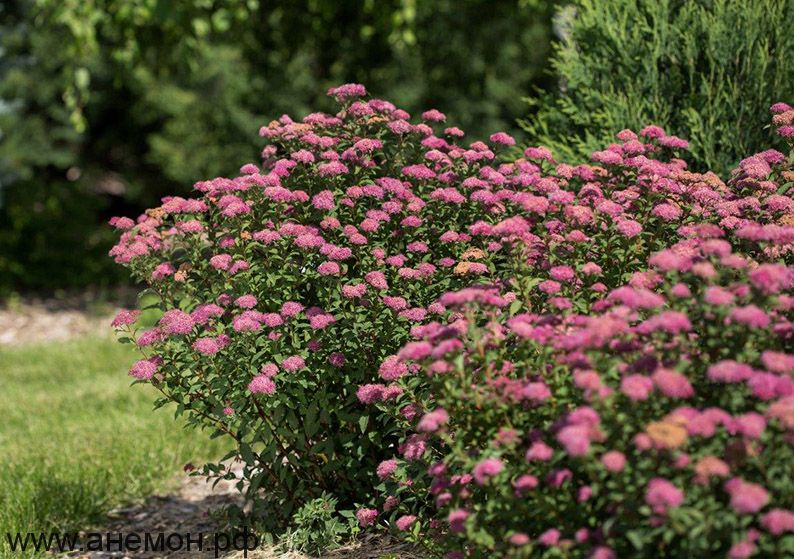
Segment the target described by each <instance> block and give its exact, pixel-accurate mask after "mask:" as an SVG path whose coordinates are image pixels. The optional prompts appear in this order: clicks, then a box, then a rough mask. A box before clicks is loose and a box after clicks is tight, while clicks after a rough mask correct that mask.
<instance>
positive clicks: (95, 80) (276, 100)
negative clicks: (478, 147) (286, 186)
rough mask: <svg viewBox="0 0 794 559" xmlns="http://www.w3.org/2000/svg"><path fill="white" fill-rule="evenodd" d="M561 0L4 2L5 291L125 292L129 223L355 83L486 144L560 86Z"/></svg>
mask: <svg viewBox="0 0 794 559" xmlns="http://www.w3.org/2000/svg"><path fill="white" fill-rule="evenodd" d="M553 5H554V3H553V2H540V1H535V0H500V1H488V0H457V1H455V0H439V1H432V2H430V1H422V0H361V1H356V0H341V1H339V0H274V1H264V0H247V1H236V0H185V1H180V2H171V1H167V0H16V1H14V0H12V1H10V2H4V3H3V5H2V6H1V7H0V18H2V20H1V21H0V72H2V80H0V132H2V137H0V196H1V197H2V200H1V201H0V291H2V290H6V291H7V290H9V289H19V288H53V287H69V286H83V285H86V284H89V283H91V284H96V283H99V284H109V283H113V282H114V281H116V280H117V279H118V276H116V275H115V274H116V273H117V271H116V270H114V268H113V267H112V266H111V265H110V263H109V259H107V258H106V251H107V248H108V246H109V241H110V239H109V231H108V230H107V229H106V228H104V227H102V226H101V225H102V223H103V222H104V221H105V219H106V218H107V217H108V216H110V215H112V214H115V213H119V212H124V213H128V214H129V213H134V212H135V211H136V210H138V209H140V208H143V207H147V206H148V205H150V204H152V203H153V202H156V200H157V199H158V198H159V197H161V196H163V195H165V194H174V193H186V192H188V191H189V189H190V187H191V185H192V183H193V182H195V181H196V180H199V179H205V178H208V177H212V176H217V175H222V174H228V173H234V172H236V170H237V169H238V168H239V167H240V165H241V164H243V163H246V162H249V161H255V160H256V159H257V155H258V151H259V149H260V148H261V146H260V143H261V141H260V139H259V138H258V137H257V135H256V131H257V129H258V128H259V126H260V125H262V124H264V123H266V122H268V121H269V120H271V119H272V118H275V117H277V116H279V115H280V114H282V113H286V112H289V113H291V114H298V115H302V114H306V113H308V112H311V111H315V110H323V109H330V108H331V105H330V103H329V100H328V99H327V98H326V97H325V95H324V92H325V90H326V89H327V88H328V87H329V86H332V85H337V84H339V83H343V82H349V81H357V82H361V83H365V84H367V87H368V88H369V89H370V90H371V91H372V92H373V93H374V94H376V95H378V96H382V97H385V98H389V99H390V100H393V101H395V102H397V103H399V104H401V105H403V106H406V107H408V108H409V109H412V110H414V111H420V110H424V109H427V108H430V107H436V108H439V109H440V110H442V111H444V112H447V113H448V114H449V115H450V117H451V118H452V120H453V121H454V124H456V125H459V126H461V127H463V128H464V129H466V130H467V131H468V132H471V133H472V135H473V136H480V135H483V134H487V133H491V132H493V131H496V130H498V129H505V128H506V129H510V128H513V127H514V122H515V118H516V117H517V116H519V115H521V114H522V112H524V107H523V103H522V101H521V96H522V95H523V94H525V92H527V91H529V90H531V89H533V88H535V87H538V86H543V85H545V84H544V80H549V77H548V74H547V73H546V72H545V64H546V60H547V57H548V54H549V49H550V47H549V43H550V34H551V18H552V14H553Z"/></svg>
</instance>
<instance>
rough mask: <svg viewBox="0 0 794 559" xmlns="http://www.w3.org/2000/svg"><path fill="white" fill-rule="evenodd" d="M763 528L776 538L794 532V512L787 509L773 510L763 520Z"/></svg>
mask: <svg viewBox="0 0 794 559" xmlns="http://www.w3.org/2000/svg"><path fill="white" fill-rule="evenodd" d="M761 526H763V527H764V529H765V530H766V531H767V532H769V533H770V534H773V535H775V536H779V535H780V534H783V533H785V532H794V512H791V511H790V510H785V509H772V510H770V511H769V512H768V513H766V514H765V515H764V516H763V517H762V518H761Z"/></svg>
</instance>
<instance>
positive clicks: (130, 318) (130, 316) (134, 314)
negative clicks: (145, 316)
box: [110, 309, 141, 328]
mask: <svg viewBox="0 0 794 559" xmlns="http://www.w3.org/2000/svg"><path fill="white" fill-rule="evenodd" d="M140 315H141V311H131V310H128V309H121V310H120V311H119V312H118V314H116V316H115V318H113V321H112V322H111V323H110V325H111V326H113V327H115V328H118V327H120V326H132V325H133V324H135V321H136V320H138V317H139V316H140Z"/></svg>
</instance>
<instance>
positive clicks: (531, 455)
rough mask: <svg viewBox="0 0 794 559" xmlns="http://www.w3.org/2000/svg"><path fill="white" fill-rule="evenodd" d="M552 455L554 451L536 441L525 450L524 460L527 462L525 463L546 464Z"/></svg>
mask: <svg viewBox="0 0 794 559" xmlns="http://www.w3.org/2000/svg"><path fill="white" fill-rule="evenodd" d="M553 455H554V450H552V448H551V447H550V446H549V445H547V444H546V443H544V442H541V441H536V442H534V443H532V445H531V446H530V447H529V450H527V453H526V456H525V457H524V458H525V459H526V460H527V462H532V461H539V462H546V461H548V460H551V457H552V456H553Z"/></svg>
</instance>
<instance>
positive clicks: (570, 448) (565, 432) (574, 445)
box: [557, 425, 590, 457]
mask: <svg viewBox="0 0 794 559" xmlns="http://www.w3.org/2000/svg"><path fill="white" fill-rule="evenodd" d="M588 431H589V429H588V428H587V427H586V426H584V425H569V426H567V427H563V428H562V429H560V432H559V433H557V441H559V443H560V444H562V445H563V446H564V447H565V451H566V452H567V453H568V454H569V455H571V456H573V457H576V456H584V455H585V454H587V452H588V451H589V450H590V438H589V437H588Z"/></svg>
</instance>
